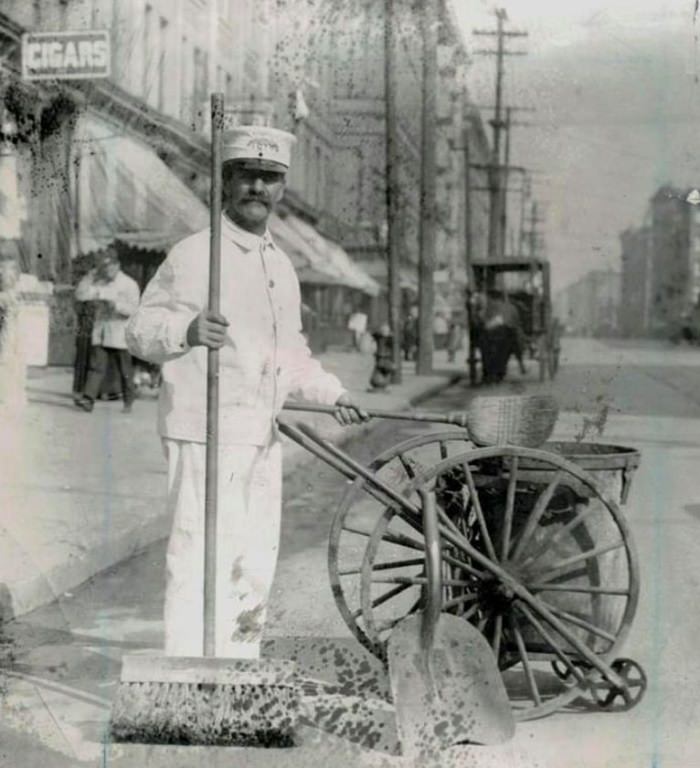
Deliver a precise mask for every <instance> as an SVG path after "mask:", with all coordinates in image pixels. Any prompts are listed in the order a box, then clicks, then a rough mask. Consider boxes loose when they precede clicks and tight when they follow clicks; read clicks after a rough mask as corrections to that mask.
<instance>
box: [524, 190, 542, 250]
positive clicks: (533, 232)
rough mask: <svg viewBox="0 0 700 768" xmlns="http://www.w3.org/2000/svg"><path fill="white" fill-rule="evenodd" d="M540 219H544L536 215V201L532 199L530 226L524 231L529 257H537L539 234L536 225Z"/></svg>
mask: <svg viewBox="0 0 700 768" xmlns="http://www.w3.org/2000/svg"><path fill="white" fill-rule="evenodd" d="M542 221H544V219H541V218H540V217H538V215H537V201H536V200H533V201H532V206H531V208H530V228H529V229H528V230H527V232H526V233H525V235H526V237H527V240H528V244H529V251H530V253H529V254H528V255H529V257H530V258H531V259H535V258H537V235H538V234H539V233H538V232H537V225H538V224H540V223H541V222H542Z"/></svg>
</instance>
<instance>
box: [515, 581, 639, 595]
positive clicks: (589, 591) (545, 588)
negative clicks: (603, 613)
mask: <svg viewBox="0 0 700 768" xmlns="http://www.w3.org/2000/svg"><path fill="white" fill-rule="evenodd" d="M527 586H528V589H529V590H530V591H531V592H580V593H582V594H586V595H620V596H621V597H629V596H630V591H629V589H615V588H613V587H584V586H580V587H579V586H577V585H572V586H567V585H566V584H528V585H527Z"/></svg>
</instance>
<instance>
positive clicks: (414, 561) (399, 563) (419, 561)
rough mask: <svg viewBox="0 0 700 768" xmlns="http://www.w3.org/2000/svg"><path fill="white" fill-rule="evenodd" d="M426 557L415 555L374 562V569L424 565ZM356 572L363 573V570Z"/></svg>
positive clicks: (388, 569)
mask: <svg viewBox="0 0 700 768" xmlns="http://www.w3.org/2000/svg"><path fill="white" fill-rule="evenodd" d="M424 563H425V558H424V557H414V558H411V559H408V560H393V561H389V562H386V563H373V564H372V570H373V571H390V570H392V569H393V568H406V567H408V566H411V565H424ZM355 573H361V570H358V571H355Z"/></svg>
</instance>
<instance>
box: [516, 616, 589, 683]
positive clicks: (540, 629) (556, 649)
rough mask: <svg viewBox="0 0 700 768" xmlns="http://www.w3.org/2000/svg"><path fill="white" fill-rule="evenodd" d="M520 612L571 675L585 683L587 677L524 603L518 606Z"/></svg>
mask: <svg viewBox="0 0 700 768" xmlns="http://www.w3.org/2000/svg"><path fill="white" fill-rule="evenodd" d="M517 606H518V610H519V611H520V612H521V613H522V614H523V616H525V618H526V619H527V620H528V621H529V622H530V624H532V626H533V627H534V628H535V629H536V630H537V632H538V633H539V635H540V636H541V637H542V639H543V640H544V641H545V642H546V643H547V644H548V645H549V647H550V649H551V650H552V651H553V653H554V654H555V655H556V656H557V657H558V658H559V659H560V660H561V661H562V663H563V664H565V665H566V667H567V668H568V669H569V671H570V672H571V674H572V675H573V676H574V677H575V678H576V679H577V680H578V681H579V683H583V682H584V681H585V679H586V678H585V676H584V675H583V674H582V673H581V671H580V670H579V669H578V667H576V665H575V664H574V663H573V662H572V661H571V659H570V658H569V657H568V656H567V655H566V654H565V653H564V651H562V650H561V648H559V645H558V644H557V642H556V641H555V640H554V638H553V637H552V636H551V635H550V634H549V632H548V631H547V630H546V629H545V628H544V626H543V625H542V623H541V622H540V621H538V620H537V619H536V618H535V616H534V614H533V613H532V611H531V610H530V609H529V608H528V607H527V606H526V605H525V604H523V603H522V602H519V603H518V604H517Z"/></svg>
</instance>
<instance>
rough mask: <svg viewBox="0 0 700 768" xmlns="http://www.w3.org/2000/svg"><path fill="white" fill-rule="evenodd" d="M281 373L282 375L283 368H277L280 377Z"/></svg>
mask: <svg viewBox="0 0 700 768" xmlns="http://www.w3.org/2000/svg"><path fill="white" fill-rule="evenodd" d="M280 373H282V369H281V368H280V367H279V366H278V367H277V375H278V376H279V375H280Z"/></svg>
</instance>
